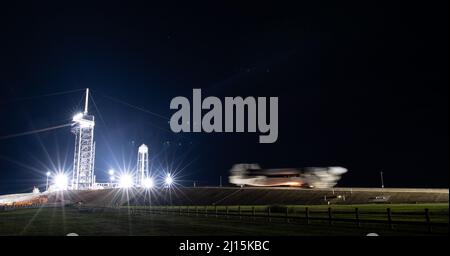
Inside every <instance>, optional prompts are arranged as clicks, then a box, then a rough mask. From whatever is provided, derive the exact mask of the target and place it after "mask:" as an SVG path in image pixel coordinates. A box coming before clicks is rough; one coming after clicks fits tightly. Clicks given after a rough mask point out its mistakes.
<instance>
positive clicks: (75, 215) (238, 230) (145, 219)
mask: <svg viewBox="0 0 450 256" xmlns="http://www.w3.org/2000/svg"><path fill="white" fill-rule="evenodd" d="M389 206H390V207H392V209H393V212H395V211H400V210H401V211H402V212H405V211H410V212H416V211H421V210H423V209H424V208H429V209H430V211H431V212H433V213H435V214H437V213H446V214H447V219H446V221H447V223H448V204H439V205H389ZM304 207H305V206H292V207H291V208H292V211H293V214H295V212H296V210H298V212H300V211H301V210H302V209H304ZM309 207H310V208H311V211H313V210H314V211H323V210H327V209H328V206H309ZM334 207H337V208H336V210H342V211H345V210H349V209H354V206H333V208H334ZM358 207H359V208H361V210H362V211H363V209H364V211H367V212H376V211H383V210H384V209H386V205H384V206H383V205H367V206H366V205H360V206H358ZM133 208H139V207H133ZM169 208H172V210H175V209H177V208H176V207H175V206H172V207H169ZM198 208H200V207H198ZM208 208H209V210H210V211H211V212H212V211H213V209H214V207H208ZM231 208H233V209H234V208H235V207H230V209H231ZM131 209H132V208H129V209H121V210H108V211H94V212H86V211H78V209H76V208H72V207H66V208H41V209H21V210H14V211H7V212H0V235H57V236H61V235H66V234H68V233H72V232H73V233H77V234H79V235H82V236H88V235H89V236H91V235H163V236H164V235H188V236H189V235H208V236H209V235H275V236H284V235H287V236H292V235H313V236H317V235H332V236H334V235H358V236H359V235H365V234H367V233H370V232H376V233H378V234H380V235H430V234H429V233H427V231H426V229H424V228H422V227H420V228H415V227H405V228H402V229H396V230H389V229H387V228H386V227H385V226H380V225H363V226H362V227H360V228H357V227H355V225H353V223H343V224H339V225H338V224H336V225H333V226H329V225H328V224H325V223H321V222H317V223H311V224H309V225H307V224H306V223H303V222H293V221H291V222H290V223H286V222H285V221H282V220H276V219H275V220H272V221H271V222H268V221H267V220H265V219H264V218H260V219H258V218H257V219H256V220H255V219H252V218H240V217H237V216H235V217H231V218H225V217H220V218H216V217H214V216H213V215H209V216H208V217H206V216H203V215H199V216H185V215H184V216H178V215H176V214H145V215H143V214H130V210H131ZM191 209H194V208H193V207H192V206H191ZM230 209H229V210H230ZM236 209H237V207H236ZM251 209H252V207H251V206H246V207H241V211H247V210H251ZM261 210H264V207H263V206H261ZM442 221H443V219H442ZM436 234H441V235H442V234H444V235H448V226H447V227H446V228H442V229H434V230H433V233H432V235H436Z"/></svg>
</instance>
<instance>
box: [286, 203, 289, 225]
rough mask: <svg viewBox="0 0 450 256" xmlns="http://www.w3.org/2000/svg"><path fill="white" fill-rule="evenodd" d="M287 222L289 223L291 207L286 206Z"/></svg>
mask: <svg viewBox="0 0 450 256" xmlns="http://www.w3.org/2000/svg"><path fill="white" fill-rule="evenodd" d="M286 222H287V223H289V207H288V206H286Z"/></svg>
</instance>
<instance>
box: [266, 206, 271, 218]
mask: <svg viewBox="0 0 450 256" xmlns="http://www.w3.org/2000/svg"><path fill="white" fill-rule="evenodd" d="M267 217H268V218H269V222H272V219H271V218H270V206H267Z"/></svg>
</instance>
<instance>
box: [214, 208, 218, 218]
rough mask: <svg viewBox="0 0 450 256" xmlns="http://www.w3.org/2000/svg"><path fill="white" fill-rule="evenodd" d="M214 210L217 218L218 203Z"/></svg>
mask: <svg viewBox="0 0 450 256" xmlns="http://www.w3.org/2000/svg"><path fill="white" fill-rule="evenodd" d="M214 212H215V214H216V218H217V205H214Z"/></svg>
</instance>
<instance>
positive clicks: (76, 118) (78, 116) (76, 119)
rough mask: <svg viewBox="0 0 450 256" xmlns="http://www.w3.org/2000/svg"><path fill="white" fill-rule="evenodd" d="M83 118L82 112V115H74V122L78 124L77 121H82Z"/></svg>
mask: <svg viewBox="0 0 450 256" xmlns="http://www.w3.org/2000/svg"><path fill="white" fill-rule="evenodd" d="M82 118H83V113H81V112H80V113H78V114H76V115H74V116H73V119H72V120H73V121H75V122H76V121H79V120H81V119H82Z"/></svg>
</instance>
